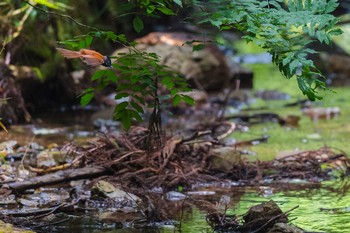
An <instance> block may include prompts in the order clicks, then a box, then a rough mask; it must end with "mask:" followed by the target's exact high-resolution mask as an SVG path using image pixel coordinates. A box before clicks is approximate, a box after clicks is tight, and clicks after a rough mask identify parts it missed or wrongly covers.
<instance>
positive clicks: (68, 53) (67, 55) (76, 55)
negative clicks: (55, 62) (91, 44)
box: [56, 48, 81, 58]
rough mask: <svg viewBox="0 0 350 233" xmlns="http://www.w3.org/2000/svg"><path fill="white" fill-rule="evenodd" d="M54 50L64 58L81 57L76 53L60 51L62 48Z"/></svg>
mask: <svg viewBox="0 0 350 233" xmlns="http://www.w3.org/2000/svg"><path fill="white" fill-rule="evenodd" d="M56 49H57V51H58V52H59V53H60V54H61V55H62V56H64V57H65V58H80V57H81V54H80V52H78V51H73V50H68V49H62V48H56Z"/></svg>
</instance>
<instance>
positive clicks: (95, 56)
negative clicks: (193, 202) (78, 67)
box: [56, 48, 105, 66]
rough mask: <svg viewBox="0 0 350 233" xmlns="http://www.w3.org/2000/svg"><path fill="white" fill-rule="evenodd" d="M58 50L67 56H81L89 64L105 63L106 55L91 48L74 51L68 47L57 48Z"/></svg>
mask: <svg viewBox="0 0 350 233" xmlns="http://www.w3.org/2000/svg"><path fill="white" fill-rule="evenodd" d="M56 49H57V51H58V52H59V53H60V54H61V55H62V56H63V57H65V58H69V59H70V58H80V59H81V60H82V62H84V63H85V64H87V65H88V66H99V65H102V64H104V62H105V56H103V55H102V54H101V53H99V52H96V51H94V50H90V49H80V50H79V51H73V50H68V49H62V48H56Z"/></svg>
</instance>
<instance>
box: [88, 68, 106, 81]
mask: <svg viewBox="0 0 350 233" xmlns="http://www.w3.org/2000/svg"><path fill="white" fill-rule="evenodd" d="M104 75H106V70H98V71H96V72H95V73H94V74H93V75H92V77H91V81H95V80H97V79H101V78H102V77H103V76H104Z"/></svg>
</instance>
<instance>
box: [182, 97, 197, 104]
mask: <svg viewBox="0 0 350 233" xmlns="http://www.w3.org/2000/svg"><path fill="white" fill-rule="evenodd" d="M182 98H183V100H184V101H185V103H187V104H189V105H192V106H193V105H194V104H195V101H194V99H193V98H192V97H190V96H188V95H182Z"/></svg>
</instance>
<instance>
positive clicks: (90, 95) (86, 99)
mask: <svg viewBox="0 0 350 233" xmlns="http://www.w3.org/2000/svg"><path fill="white" fill-rule="evenodd" d="M94 95H95V93H94V92H86V93H84V94H83V95H82V96H81V98H80V104H81V105H82V106H86V105H88V104H89V103H90V102H91V100H92V98H94Z"/></svg>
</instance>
